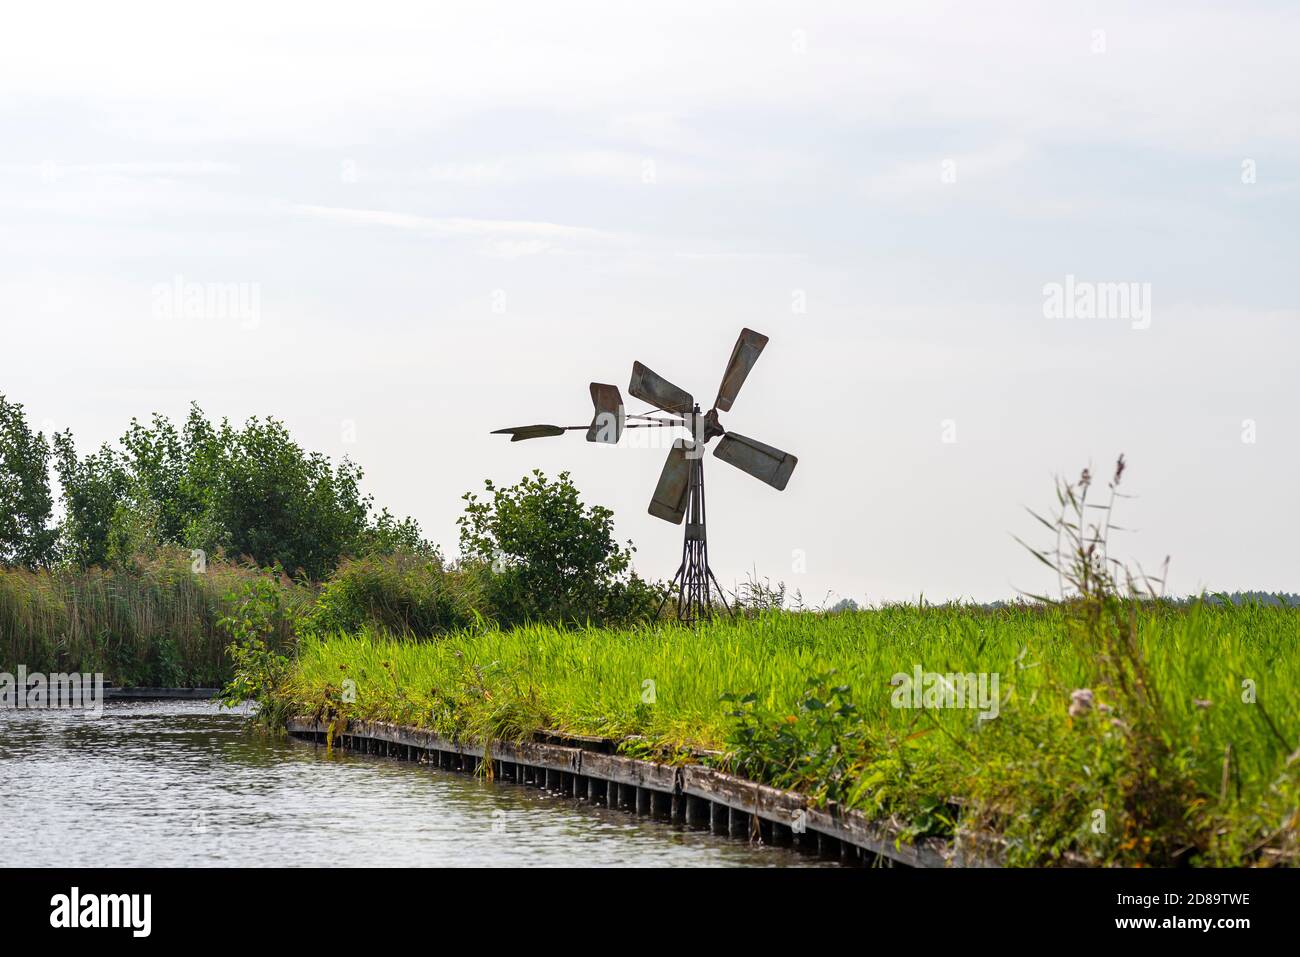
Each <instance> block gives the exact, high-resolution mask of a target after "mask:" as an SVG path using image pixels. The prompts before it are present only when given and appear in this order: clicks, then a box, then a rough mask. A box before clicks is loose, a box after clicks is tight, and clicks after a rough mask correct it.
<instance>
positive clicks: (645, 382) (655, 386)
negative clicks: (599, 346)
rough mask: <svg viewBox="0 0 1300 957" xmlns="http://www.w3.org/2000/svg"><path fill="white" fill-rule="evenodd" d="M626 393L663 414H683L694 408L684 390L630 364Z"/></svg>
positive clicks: (653, 373)
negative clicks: (630, 373) (629, 376)
mask: <svg viewBox="0 0 1300 957" xmlns="http://www.w3.org/2000/svg"><path fill="white" fill-rule="evenodd" d="M627 391H628V392H631V393H632V395H634V396H636V397H637V398H638V399H640V400H641V401H642V402H649V403H650V404H651V405H653V406H654V407H655V408H657V409H663V410H664V411H665V412H676V413H678V414H683V415H684V414H685V413H687V412H690V411H691V410H692V409H694V408H695V400H694V399H693V398H691V394H690V393H689V392H687V391H686V390H685V389H679V388H677V386H675V385H673V384H672V383H671V382H669V381H668V380H667V379H665V378H664V377H663V376H661V375H659V374H658V373H656V372H654V371H653V370H651V369H649V368H647V367H646V366H643V365H642V364H641V363H639V362H633V363H632V381H631V383H630V384H629V385H628V387H627Z"/></svg>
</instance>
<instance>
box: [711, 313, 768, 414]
mask: <svg viewBox="0 0 1300 957" xmlns="http://www.w3.org/2000/svg"><path fill="white" fill-rule="evenodd" d="M765 345H767V336H765V335H763V334H762V333H761V332H755V331H754V330H753V329H741V330H740V338H739V339H737V340H736V347H735V348H734V349H732V350H731V360H730V361H729V362H728V363H727V371H726V372H724V373H723V374H722V385H720V386H719V387H718V398H717V401H716V402H714V403H713V407H714V408H715V409H717V410H718V411H719V412H727V411H729V410H730V409H731V404H732V403H733V402H735V401H736V393H738V392H739V391H740V387H741V386H742V385H744V384H745V377H746V376H748V375H749V370H750V369H752V368H754V363H755V362H757V361H758V357H759V356H760V355H761V354H762V352H763V347H764V346H765Z"/></svg>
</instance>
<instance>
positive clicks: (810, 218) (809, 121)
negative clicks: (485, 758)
mask: <svg viewBox="0 0 1300 957" xmlns="http://www.w3.org/2000/svg"><path fill="white" fill-rule="evenodd" d="M193 6H194V5H178V4H156V5H142V4H126V5H117V4H102V3H99V4H91V5H86V6H79V5H77V6H73V5H67V4H62V3H50V2H44V3H39V4H23V5H20V6H14V7H11V8H9V9H7V10H6V14H5V19H6V23H5V26H4V28H3V30H0V143H3V151H0V315H2V316H3V320H2V321H3V337H0V392H3V393H6V394H7V395H8V396H9V397H10V398H11V399H13V400H16V401H20V402H23V403H24V404H25V405H26V406H27V409H28V412H29V415H30V417H31V418H32V420H33V422H34V424H35V425H36V426H38V427H41V428H43V429H44V430H46V431H47V432H48V431H50V430H51V429H52V428H58V429H63V428H71V429H72V430H73V431H74V433H75V434H76V436H77V439H78V443H79V445H80V446H81V447H82V448H83V450H89V449H91V448H92V447H94V446H97V445H98V444H99V443H100V442H102V441H105V440H109V439H114V438H116V437H117V436H120V435H121V433H122V432H123V431H124V429H125V427H126V425H127V423H128V422H129V420H130V418H131V417H132V416H139V417H141V418H145V417H147V416H148V415H149V414H151V413H153V412H161V413H164V414H167V415H170V416H172V417H173V418H180V417H183V416H184V414H185V411H186V407H187V406H188V404H189V402H190V401H191V400H197V401H198V402H199V403H200V404H201V405H202V406H203V408H204V409H205V410H207V411H208V412H209V413H210V414H212V415H214V416H228V417H230V418H231V419H233V420H242V419H244V418H245V417H247V416H249V415H253V414H267V413H270V414H274V415H275V416H277V417H279V418H282V419H283V420H284V421H285V422H286V423H287V424H288V426H289V427H290V428H291V429H292V431H293V432H294V434H295V435H296V436H297V437H298V438H299V439H300V440H301V441H302V442H303V443H304V444H305V445H306V446H308V447H310V448H315V449H320V450H321V451H324V452H327V453H329V454H330V455H332V456H335V457H337V456H341V455H344V454H347V455H349V456H351V457H352V458H354V459H355V460H357V461H358V462H359V463H360V464H361V465H362V466H363V467H364V468H365V470H366V473H367V475H366V486H367V489H368V490H369V491H371V492H373V493H374V495H375V496H376V499H377V501H378V502H379V503H381V504H384V505H387V506H388V507H389V508H390V509H392V510H393V511H394V512H398V513H401V514H411V515H414V516H415V517H417V518H418V519H419V520H420V521H421V523H422V524H423V525H424V527H425V529H426V531H427V532H428V533H429V534H430V536H431V537H432V538H433V539H435V540H436V541H439V542H441V543H442V544H443V545H444V546H445V547H446V548H447V550H448V551H449V552H453V553H454V551H455V542H456V535H455V524H454V521H455V518H456V516H457V515H458V514H459V512H460V506H461V503H460V500H459V497H460V495H461V494H462V493H463V492H465V491H466V490H468V489H471V488H476V487H479V486H481V484H482V481H483V479H484V478H489V477H490V478H492V479H494V480H497V481H499V482H508V481H513V480H515V479H517V478H519V477H520V476H521V475H523V474H524V473H525V472H527V471H528V470H529V469H532V468H534V467H538V468H542V469H544V470H545V471H547V472H551V473H553V472H557V471H559V470H561V469H568V470H570V471H571V472H572V474H573V477H574V479H575V481H576V482H577V483H578V485H579V487H580V488H581V490H582V492H583V494H584V497H585V498H586V499H587V501H589V502H598V503H602V504H605V505H608V506H610V507H611V508H613V509H614V512H615V516H616V522H617V527H618V532H619V534H620V537H622V538H632V539H634V540H635V542H636V544H637V546H638V548H639V552H638V556H637V565H638V568H639V569H640V570H641V571H642V572H643V573H644V574H646V575H649V576H667V575H670V574H671V573H672V571H673V570H674V568H675V567H676V565H677V562H678V560H679V558H680V551H681V529H680V528H678V527H674V526H671V525H668V524H666V523H664V522H661V521H659V520H658V519H655V518H653V517H651V516H649V515H648V514H647V513H646V506H647V504H648V502H649V499H650V494H651V492H652V490H653V488H654V485H655V481H656V478H657V476H658V472H659V469H660V467H661V464H662V460H663V457H664V454H665V453H664V451H663V449H662V448H644V447H642V448H634V447H625V448H616V449H615V448H607V447H600V446H595V445H591V444H588V443H586V442H584V441H582V439H581V436H580V435H567V436H565V437H563V438H557V439H549V440H537V441H534V442H527V443H520V444H514V445H512V444H510V443H509V442H508V441H505V440H504V439H503V438H502V437H500V436H492V435H489V434H488V433H489V431H490V430H492V429H495V428H500V427H502V426H509V425H519V424H525V423H532V422H553V423H557V424H560V425H568V424H577V423H581V422H585V421H587V420H588V419H589V417H590V415H591V405H590V400H589V398H588V393H587V384H588V382H590V381H593V380H595V381H600V382H612V383H615V384H617V385H618V386H619V387H620V388H621V389H623V390H624V394H625V396H626V390H627V383H628V378H629V374H630V371H631V365H632V362H633V360H634V359H639V360H641V361H642V362H645V363H646V364H647V365H649V366H650V367H652V368H653V369H655V370H656V371H657V372H659V373H661V374H663V375H664V376H666V377H667V378H669V379H671V380H672V381H673V382H675V383H676V384H678V385H680V386H682V387H684V388H686V389H687V390H689V391H691V392H693V393H694V394H695V396H696V397H697V398H699V399H700V400H701V401H702V402H703V403H704V404H705V406H706V407H707V405H708V404H709V403H711V401H712V398H713V395H714V393H715V392H716V390H717V387H718V380H719V378H720V377H721V374H722V371H723V366H724V364H725V361H726V359H727V357H728V355H729V353H730V350H731V347H732V344H733V342H734V340H735V338H736V335H737V333H738V332H739V330H740V329H741V327H742V326H750V327H752V328H754V329H756V330H758V331H760V332H762V333H765V334H766V335H768V336H769V337H770V339H771V341H770V343H769V345H768V347H767V350H766V352H765V353H764V354H763V356H762V358H761V359H760V360H759V362H758V364H757V366H756V367H755V368H754V371H753V373H752V374H751V375H750V378H749V380H748V382H747V383H746V385H745V387H744V389H743V391H742V392H741V394H740V397H739V399H738V400H737V402H736V403H735V407H734V409H733V410H732V411H731V412H730V413H726V414H724V415H723V425H724V426H726V427H734V428H735V429H736V430H738V431H739V432H742V433H744V434H746V435H748V436H751V437H753V438H756V439H759V440H761V441H763V442H766V443H768V444H771V445H774V446H777V447H779V448H781V449H784V450H787V451H789V452H792V453H794V454H796V455H797V456H798V457H799V465H798V468H797V469H796V470H795V472H794V476H793V478H792V480H791V482H790V484H789V487H788V488H787V489H786V490H785V491H784V492H776V491H774V490H773V489H771V488H769V487H767V486H765V485H763V484H761V483H759V482H757V481H755V480H754V479H752V478H750V477H749V476H747V475H745V474H743V473H741V472H739V471H736V470H735V469H733V468H731V467H730V466H729V465H726V464H724V463H722V462H720V461H718V460H716V459H714V458H712V457H711V456H710V457H709V459H708V460H707V462H706V467H707V476H708V490H709V493H710V495H709V506H710V508H709V519H710V523H709V531H710V556H711V558H712V560H713V563H714V565H715V568H716V571H717V573H718V576H719V578H721V579H722V580H723V582H724V583H726V584H731V583H732V582H734V581H736V580H738V579H742V578H743V577H744V575H745V574H746V573H747V572H749V571H751V570H754V569H756V570H757V572H758V573H759V574H760V576H767V577H770V578H771V579H773V580H784V581H786V582H787V584H788V585H789V587H790V588H791V589H794V588H798V589H800V590H801V591H802V593H803V595H804V597H805V598H806V599H807V600H808V601H810V602H812V603H813V604H817V603H820V602H821V601H822V599H823V598H824V597H825V596H826V595H827V594H828V593H833V595H832V597H833V598H835V597H839V596H848V597H852V598H855V599H857V600H858V601H860V602H861V601H863V600H867V601H872V602H878V601H882V600H894V599H899V600H901V599H908V598H911V599H915V598H916V597H917V596H918V595H920V594H922V593H924V595H925V596H926V598H928V599H935V600H938V599H944V598H957V597H967V598H976V599H992V598H1000V597H1010V596H1012V595H1014V593H1015V589H1016V588H1026V589H1038V588H1041V587H1043V586H1044V578H1043V575H1042V574H1041V571H1042V570H1041V569H1040V568H1036V567H1035V564H1034V562H1033V560H1032V559H1031V558H1029V557H1028V556H1027V555H1025V554H1024V552H1023V551H1022V550H1021V549H1020V548H1019V546H1017V545H1016V544H1015V543H1014V542H1013V541H1012V539H1011V535H1012V534H1020V535H1023V536H1028V537H1030V538H1033V537H1034V536H1035V532H1034V529H1035V525H1034V524H1033V522H1032V520H1031V519H1029V518H1028V516H1026V515H1025V514H1024V511H1023V508H1024V506H1026V505H1029V506H1034V507H1042V508H1047V507H1048V506H1049V505H1050V504H1052V501H1053V499H1052V487H1051V481H1052V476H1053V475H1054V474H1055V473H1061V472H1067V473H1070V474H1076V473H1077V472H1078V470H1079V469H1080V468H1081V467H1082V466H1084V465H1086V464H1089V463H1091V464H1092V465H1093V466H1094V468H1095V470H1096V471H1099V472H1108V471H1109V469H1110V464H1111V463H1112V462H1113V460H1114V457H1115V455H1116V454H1117V453H1119V452H1124V453H1125V454H1126V455H1127V457H1128V460H1129V463H1130V469H1129V474H1128V476H1127V478H1126V481H1127V482H1128V483H1129V484H1130V489H1129V490H1130V491H1131V492H1135V493H1137V494H1138V495H1139V496H1140V497H1139V498H1138V499H1136V500H1134V501H1132V502H1129V503H1127V504H1126V509H1127V511H1128V513H1127V515H1125V516H1124V520H1123V522H1122V524H1125V525H1128V526H1131V527H1132V528H1134V529H1135V530H1136V531H1135V532H1133V533H1130V534H1129V535H1127V536H1126V538H1125V539H1124V541H1123V545H1122V547H1121V549H1120V551H1121V554H1123V555H1124V556H1126V557H1131V558H1133V559H1136V560H1139V561H1141V562H1142V563H1143V564H1144V565H1147V566H1154V565H1156V564H1158V563H1159V561H1160V560H1161V559H1163V557H1164V556H1165V555H1166V554H1169V555H1171V556H1172V566H1171V572H1172V575H1171V579H1172V586H1173V589H1174V590H1175V591H1177V592H1179V593H1185V592H1189V591H1193V590H1197V589H1200V588H1202V587H1210V588H1214V589H1229V590H1231V589H1246V588H1263V589H1272V590H1291V591H1300V557H1298V551H1297V541H1298V540H1300V509H1298V508H1297V507H1296V503H1295V488H1296V485H1297V481H1298V479H1300V443H1298V442H1297V425H1296V415H1297V405H1298V401H1297V400H1300V384H1298V382H1297V380H1298V379H1300V376H1298V375H1297V367H1298V366H1300V309H1298V305H1300V303H1298V299H1300V284H1298V283H1297V263H1298V262H1300V255H1298V254H1300V242H1298V238H1297V237H1298V236H1300V231H1298V230H1297V224H1300V193H1298V192H1297V186H1298V184H1300V165H1298V163H1300V67H1298V65H1297V59H1296V54H1295V50H1296V46H1297V39H1298V38H1300V29H1298V27H1300V11H1298V10H1297V8H1296V7H1295V5H1294V4H1285V3H1234V4H1221V5H1218V6H1211V5H1208V4H1199V3H1187V2H1179V3H1142V4H1110V3H1104V2H1101V3H1051V4H1042V3H1023V4H1019V3H1017V4H996V5H990V4H973V3H941V4H923V3H905V4H903V3H889V4H867V3H862V2H858V3H849V4H843V5H839V4H833V5H828V4H816V3H807V2H804V3H790V4H776V3H763V4H756V3H743V4H741V3H736V4H726V5H722V4H707V3H701V2H699V0H693V2H687V3H675V2H657V3H635V4H633V3H618V4H611V3H600V4H597V3H592V4H555V3H546V4H537V3H517V4H515V3H511V4H490V3H474V4H456V5H451V4H441V3H438V4H430V3H420V4H412V5H409V6H408V5H405V4H400V5H399V4H388V3H381V2H367V3H355V2H347V3H338V4H333V3H321V2H314V3H311V4H310V5H306V6H303V7H294V6H290V5H287V4H276V3H267V2H264V0H263V2H258V3H237V2H223V3H220V4H210V5H207V6H206V7H205V8H204V10H203V12H195V11H194V9H193ZM182 7H184V8H185V9H182ZM977 8H978V9H977ZM1068 276H1073V277H1074V280H1073V281H1072V282H1074V283H1076V284H1079V286H1078V287H1075V286H1072V287H1071V288H1072V289H1073V288H1083V287H1084V284H1088V283H1121V282H1122V283H1137V284H1138V285H1137V286H1136V287H1132V289H1133V291H1134V292H1135V293H1136V295H1135V297H1134V298H1133V299H1132V301H1131V302H1130V304H1129V307H1128V311H1127V312H1123V313H1121V314H1119V315H1089V314H1088V313H1087V310H1086V308H1080V309H1077V310H1076V309H1070V310H1068V311H1067V313H1066V314H1061V313H1059V312H1058V313H1053V312H1052V310H1051V308H1050V307H1049V306H1048V305H1047V302H1048V300H1049V298H1050V292H1049V290H1051V288H1052V285H1051V284H1053V283H1056V284H1060V286H1061V288H1064V287H1065V284H1066V283H1067V277H1068ZM189 284H197V286H196V288H197V289H198V290H200V292H203V293H205V294H209V298H208V299H207V300H204V299H203V298H202V297H200V300H199V301H197V302H195V301H192V298H193V297H192V296H190V295H188V294H187V293H186V292H185V290H186V289H187V287H188V286H189ZM225 284H238V285H236V286H235V287H233V288H235V289H236V290H238V291H239V292H240V293H241V294H242V296H243V298H242V300H239V301H236V302H235V303H234V305H235V306H242V307H243V308H242V309H241V308H223V307H222V304H221V303H220V302H219V301H218V300H217V299H215V298H214V296H215V293H216V292H218V291H220V290H221V289H223V288H226V286H225ZM176 289H180V290H181V292H180V294H179V295H178V294H177V293H176V292H174V291H169V290H176ZM634 404H635V405H636V406H637V408H636V410H637V411H639V410H640V404H639V403H634Z"/></svg>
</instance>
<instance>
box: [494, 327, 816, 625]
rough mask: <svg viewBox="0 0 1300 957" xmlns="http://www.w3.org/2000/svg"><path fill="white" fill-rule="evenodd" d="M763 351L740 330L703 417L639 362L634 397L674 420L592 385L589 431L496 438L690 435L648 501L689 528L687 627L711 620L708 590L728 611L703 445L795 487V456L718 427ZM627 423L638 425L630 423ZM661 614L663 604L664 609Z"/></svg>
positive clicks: (521, 431)
mask: <svg viewBox="0 0 1300 957" xmlns="http://www.w3.org/2000/svg"><path fill="white" fill-rule="evenodd" d="M766 345H767V336H765V335H762V334H761V333H757V332H755V331H754V330H752V329H742V330H741V331H740V338H739V339H737V340H736V347H735V348H734V349H732V350H731V360H730V361H729V362H728V363H727V370H726V372H725V373H723V376H722V385H721V386H720V387H719V388H718V397H717V398H716V399H715V400H714V402H713V408H711V409H709V411H708V412H705V413H703V414H701V413H700V407H699V404H698V403H696V402H695V400H694V399H693V398H692V397H691V395H690V393H689V392H686V391H685V390H684V389H679V388H678V387H677V386H675V385H673V384H672V383H671V382H669V381H668V380H667V379H665V378H663V377H662V376H660V375H657V374H656V373H655V372H653V371H651V370H650V369H649V368H647V367H646V366H644V365H642V364H641V363H639V362H634V363H632V381H631V383H630V384H629V385H628V387H627V389H628V391H629V392H631V393H632V395H633V396H635V397H636V398H638V399H641V400H642V401H645V402H648V403H650V405H651V406H653V408H654V409H655V410H658V411H660V412H666V413H668V414H669V415H671V416H674V417H673V418H667V419H665V418H662V417H658V416H653V415H645V414H641V415H628V414H627V413H626V411H625V410H624V407H623V397H622V395H621V394H620V393H619V391H618V387H617V386H613V385H608V384H606V383H601V382H593V383H591V402H592V405H594V406H595V409H596V411H595V415H594V416H593V417H592V420H591V424H590V425H524V426H518V427H516V428H510V429H497V430H496V431H495V432H493V433H492V434H493V435H509V436H510V437H511V438H510V441H511V442H519V441H522V440H523V439H537V438H542V437H544V436H554V435H563V434H564V433H565V432H572V431H578V430H581V429H586V430H587V441H588V442H603V443H606V444H609V445H615V444H617V443H618V440H619V439H620V438H622V435H623V430H624V429H644V428H684V429H686V430H688V431H689V432H690V437H689V438H679V439H677V440H676V441H674V442H673V446H672V449H671V450H670V451H669V452H668V461H666V462H665V463H664V468H663V471H662V472H661V473H660V475H659V484H658V485H656V486H655V491H654V496H653V497H652V498H651V499H650V514H651V515H653V516H655V517H656V518H661V519H663V520H664V521H666V522H672V523H673V524H674V525H680V524H681V523H682V521H683V519H685V521H686V530H685V537H684V540H683V542H682V563H681V565H679V566H678V568H677V572H676V574H674V575H673V580H672V586H671V588H672V590H673V591H675V592H676V594H677V617H678V619H680V620H682V621H687V622H694V621H698V620H700V619H705V618H710V617H711V616H712V613H713V596H712V591H711V590H710V587H709V586H710V583H712V584H713V585H714V586H715V587H716V588H717V590H718V598H719V599H721V601H722V603H723V606H724V607H727V608H728V610H729V611H730V607H729V606H728V605H727V599H726V597H725V595H724V594H723V590H722V586H721V585H719V584H718V579H717V577H716V576H715V575H714V574H713V571H712V569H710V568H709V546H708V537H707V534H706V531H705V511H704V450H705V446H707V445H708V443H709V442H710V441H712V440H713V439H715V438H720V439H721V441H719V442H718V444H717V446H716V447H715V448H714V450H713V454H714V455H715V456H717V457H718V458H720V459H722V461H724V462H727V463H729V464H731V465H734V466H735V467H736V468H738V469H740V470H741V471H742V472H748V473H749V474H750V475H752V476H754V477H755V478H757V479H759V480H761V481H763V482H766V483H767V484H768V485H771V486H772V487H773V488H775V489H777V490H778V491H779V490H781V489H784V488H785V486H786V483H787V482H789V481H790V474H791V473H792V472H793V471H794V467H795V464H796V463H797V462H798V459H796V458H795V457H794V456H793V455H789V454H787V453H785V452H782V451H781V450H780V449H774V448H772V446H770V445H764V444H763V443H762V442H758V441H755V440H754V439H751V438H748V437H747V436H744V435H740V434H739V433H736V432H729V431H727V430H726V429H724V428H723V427H722V426H721V424H720V423H719V422H718V413H719V412H728V411H730V410H731V406H732V404H733V403H734V402H735V401H736V395H737V393H739V392H740V387H741V385H742V384H744V381H745V378H746V377H747V376H748V375H749V370H750V369H752V368H753V367H754V363H755V362H757V361H758V357H759V355H760V353H762V351H763V347H764V346H766ZM629 419H631V420H634V421H631V422H629V421H628V420H629ZM670 594H671V592H670ZM667 600H668V596H665V597H664V601H665V602H666V601H667ZM662 607H663V606H662V604H661V605H660V608H661V609H662Z"/></svg>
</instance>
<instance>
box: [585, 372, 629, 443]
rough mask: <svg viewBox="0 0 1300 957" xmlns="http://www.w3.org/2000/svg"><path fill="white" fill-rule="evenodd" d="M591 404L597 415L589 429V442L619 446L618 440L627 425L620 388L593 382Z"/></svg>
mask: <svg viewBox="0 0 1300 957" xmlns="http://www.w3.org/2000/svg"><path fill="white" fill-rule="evenodd" d="M591 404H592V405H593V406H595V407H596V414H595V415H593V416H592V419H591V427H590V428H589V429H587V441H588V442H603V443H605V444H606V445H618V440H619V439H620V438H622V436H623V426H624V425H625V424H626V423H627V413H626V412H625V411H624V410H623V396H622V395H620V394H619V391H618V386H616V385H608V384H606V383H603V382H593V383H592V384H591Z"/></svg>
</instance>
